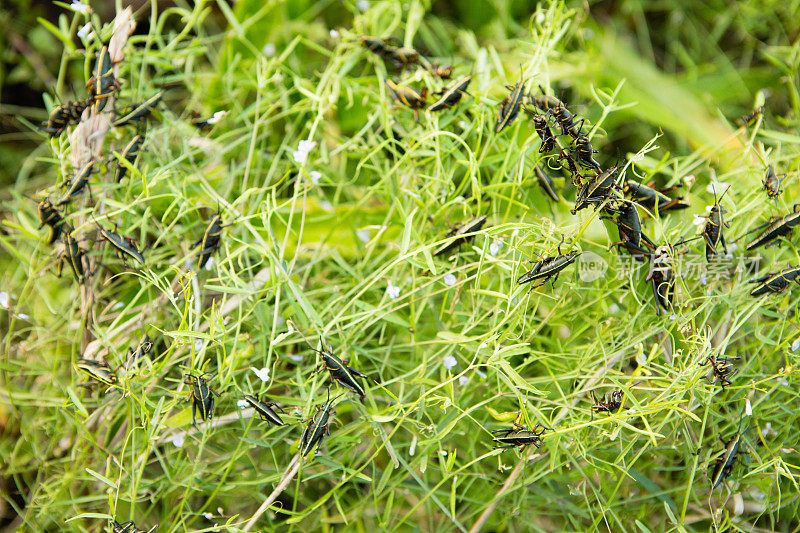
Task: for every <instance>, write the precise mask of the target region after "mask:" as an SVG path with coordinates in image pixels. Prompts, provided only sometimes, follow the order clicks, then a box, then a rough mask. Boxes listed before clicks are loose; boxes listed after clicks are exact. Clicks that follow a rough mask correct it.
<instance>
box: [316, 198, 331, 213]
mask: <svg viewBox="0 0 800 533" xmlns="http://www.w3.org/2000/svg"><path fill="white" fill-rule="evenodd" d="M319 206H320V207H321V208H322V209H324V210H325V211H333V204H332V203H330V202H329V201H328V200H322V201H321V202H320V203H319Z"/></svg>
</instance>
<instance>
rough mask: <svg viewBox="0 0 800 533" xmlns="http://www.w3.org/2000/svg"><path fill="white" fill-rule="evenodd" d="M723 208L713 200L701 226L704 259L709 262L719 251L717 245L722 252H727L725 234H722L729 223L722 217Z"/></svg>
mask: <svg viewBox="0 0 800 533" xmlns="http://www.w3.org/2000/svg"><path fill="white" fill-rule="evenodd" d="M723 214H724V210H723V209H722V205H720V203H719V201H717V202H714V206H713V207H712V208H711V212H710V213H709V214H708V220H707V221H706V225H705V227H704V228H703V239H705V241H706V261H708V262H709V263H710V262H711V260H712V259H713V258H714V256H716V255H718V254H719V253H720V250H719V247H720V246H721V247H722V251H723V252H724V253H726V254H727V253H728V247H727V246H726V245H725V235H724V234H723V229H724V228H729V227H730V225H729V224H728V223H727V222H725V219H724V218H723Z"/></svg>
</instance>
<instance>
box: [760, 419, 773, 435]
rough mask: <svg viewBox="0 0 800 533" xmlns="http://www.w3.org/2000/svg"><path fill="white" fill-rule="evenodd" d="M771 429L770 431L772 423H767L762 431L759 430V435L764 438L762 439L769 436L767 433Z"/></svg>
mask: <svg viewBox="0 0 800 533" xmlns="http://www.w3.org/2000/svg"><path fill="white" fill-rule="evenodd" d="M771 429H772V422H767V423H766V424H765V425H764V429H762V430H761V435H762V436H764V437H766V436H767V435H769V431H770V430H771Z"/></svg>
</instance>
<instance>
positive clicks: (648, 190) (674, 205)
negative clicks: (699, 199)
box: [624, 180, 689, 213]
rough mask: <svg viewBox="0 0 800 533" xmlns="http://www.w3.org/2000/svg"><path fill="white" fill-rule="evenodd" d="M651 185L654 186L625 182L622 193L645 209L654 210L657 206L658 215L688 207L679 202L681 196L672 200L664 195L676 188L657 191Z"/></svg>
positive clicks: (631, 181) (632, 181) (681, 198)
mask: <svg viewBox="0 0 800 533" xmlns="http://www.w3.org/2000/svg"><path fill="white" fill-rule="evenodd" d="M652 185H654V184H650V185H645V184H643V183H639V182H637V181H634V180H628V181H626V182H625V189H624V192H625V194H627V195H628V196H629V197H630V198H631V199H632V200H633V201H634V202H636V203H637V204H639V205H641V206H642V207H645V208H647V209H655V207H656V205H658V212H659V213H664V212H666V211H671V210H676V209H686V208H687V207H689V204H687V203H684V202H682V201H681V200H683V196H678V197H677V198H674V199H673V198H670V197H669V196H667V195H666V193H667V192H671V191H672V190H674V189H675V188H676V187H670V188H669V189H661V190H657V189H654V188H653V187H652Z"/></svg>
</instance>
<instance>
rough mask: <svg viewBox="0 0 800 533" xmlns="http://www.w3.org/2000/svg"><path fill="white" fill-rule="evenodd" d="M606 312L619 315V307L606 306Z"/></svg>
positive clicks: (614, 305) (615, 305)
mask: <svg viewBox="0 0 800 533" xmlns="http://www.w3.org/2000/svg"><path fill="white" fill-rule="evenodd" d="M608 312H609V313H611V314H616V313H619V306H618V305H617V304H611V305H609V306H608Z"/></svg>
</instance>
